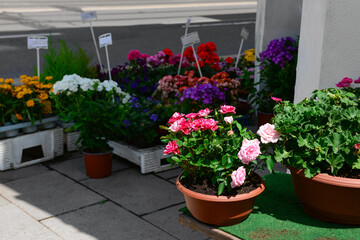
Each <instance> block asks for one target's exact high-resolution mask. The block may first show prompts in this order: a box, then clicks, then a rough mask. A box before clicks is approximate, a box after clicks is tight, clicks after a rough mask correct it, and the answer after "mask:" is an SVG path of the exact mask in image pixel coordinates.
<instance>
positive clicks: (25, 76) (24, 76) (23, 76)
mask: <svg viewBox="0 0 360 240" xmlns="http://www.w3.org/2000/svg"><path fill="white" fill-rule="evenodd" d="M27 77H28V76H27V75H25V74H24V75H21V76H20V78H27Z"/></svg>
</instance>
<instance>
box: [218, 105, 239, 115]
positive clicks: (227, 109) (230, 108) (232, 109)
mask: <svg viewBox="0 0 360 240" xmlns="http://www.w3.org/2000/svg"><path fill="white" fill-rule="evenodd" d="M220 108H221V110H219V112H220V113H222V114H225V113H236V112H235V107H233V106H229V105H224V106H221V107H220Z"/></svg>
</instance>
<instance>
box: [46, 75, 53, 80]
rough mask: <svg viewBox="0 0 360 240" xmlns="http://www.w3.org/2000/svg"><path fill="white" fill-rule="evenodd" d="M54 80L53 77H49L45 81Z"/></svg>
mask: <svg viewBox="0 0 360 240" xmlns="http://www.w3.org/2000/svg"><path fill="white" fill-rule="evenodd" d="M52 79H53V77H52V76H47V77H46V78H45V80H47V81H50V80H52Z"/></svg>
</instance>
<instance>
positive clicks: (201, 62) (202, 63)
mask: <svg viewBox="0 0 360 240" xmlns="http://www.w3.org/2000/svg"><path fill="white" fill-rule="evenodd" d="M199 65H200V67H201V68H202V67H204V65H205V64H204V62H203V61H199ZM195 67H196V68H197V67H198V66H197V64H196V63H195Z"/></svg>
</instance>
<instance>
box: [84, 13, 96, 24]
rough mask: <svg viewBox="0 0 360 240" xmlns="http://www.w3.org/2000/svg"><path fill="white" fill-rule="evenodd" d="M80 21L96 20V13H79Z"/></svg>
mask: <svg viewBox="0 0 360 240" xmlns="http://www.w3.org/2000/svg"><path fill="white" fill-rule="evenodd" d="M81 20H82V21H83V22H85V21H92V20H97V14H96V11H92V12H82V13H81Z"/></svg>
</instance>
